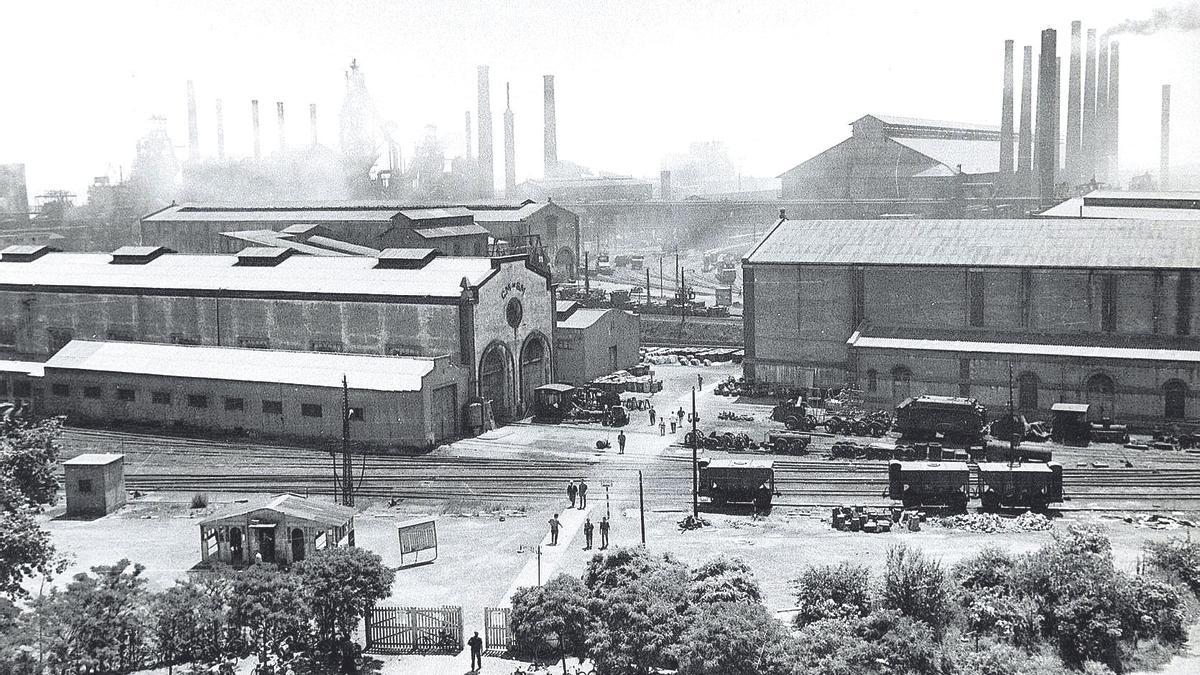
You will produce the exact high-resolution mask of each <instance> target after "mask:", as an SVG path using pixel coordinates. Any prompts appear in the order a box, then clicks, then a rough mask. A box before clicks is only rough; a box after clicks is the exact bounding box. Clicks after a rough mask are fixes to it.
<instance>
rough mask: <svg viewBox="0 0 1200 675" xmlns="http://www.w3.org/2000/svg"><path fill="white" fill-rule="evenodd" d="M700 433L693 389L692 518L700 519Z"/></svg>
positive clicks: (693, 388) (693, 389) (694, 389)
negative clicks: (697, 429) (698, 452)
mask: <svg viewBox="0 0 1200 675" xmlns="http://www.w3.org/2000/svg"><path fill="white" fill-rule="evenodd" d="M699 444H700V432H698V431H696V388H695V387H692V517H693V518H699V517H700V461H699V458H698V457H697V456H696V454H697V450H696V448H697V446H699Z"/></svg>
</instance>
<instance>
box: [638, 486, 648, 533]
mask: <svg viewBox="0 0 1200 675" xmlns="http://www.w3.org/2000/svg"><path fill="white" fill-rule="evenodd" d="M638 513H639V515H640V517H641V521H642V548H645V547H646V493H645V490H644V489H643V487H642V472H641V471H638Z"/></svg>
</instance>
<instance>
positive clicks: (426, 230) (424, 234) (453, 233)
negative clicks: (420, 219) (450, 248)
mask: <svg viewBox="0 0 1200 675" xmlns="http://www.w3.org/2000/svg"><path fill="white" fill-rule="evenodd" d="M413 232H414V233H415V234H417V235H418V236H420V237H421V238H422V239H443V238H445V237H465V236H469V235H480V234H483V235H486V234H487V233H488V231H487V229H485V228H484V227H483V226H482V225H476V224H475V223H471V224H470V225H445V226H443V227H421V228H416V229H414V230H413Z"/></svg>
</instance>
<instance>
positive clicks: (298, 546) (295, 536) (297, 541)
mask: <svg viewBox="0 0 1200 675" xmlns="http://www.w3.org/2000/svg"><path fill="white" fill-rule="evenodd" d="M301 560H304V530H302V529H300V528H298V527H294V528H292V562H294V563H295V562H300V561H301Z"/></svg>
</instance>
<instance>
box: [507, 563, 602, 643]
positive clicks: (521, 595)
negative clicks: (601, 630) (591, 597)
mask: <svg viewBox="0 0 1200 675" xmlns="http://www.w3.org/2000/svg"><path fill="white" fill-rule="evenodd" d="M587 601H588V597H587V587H586V586H584V585H583V582H582V581H580V580H579V579H576V578H575V577H571V576H567V575H565V574H560V575H558V576H556V577H554V578H553V579H551V580H550V581H548V582H546V584H545V585H544V586H530V587H528V588H519V589H517V592H516V593H514V594H513V598H512V631H513V642H514V647H515V651H516V652H517V653H519V654H524V655H528V656H533V657H540V656H544V655H547V654H554V655H558V654H560V653H561V654H563V655H570V656H574V657H576V658H582V657H583V656H584V654H585V650H586V641H585V635H586V629H587V624H588V621H589V620H590V617H589V615H588V605H587ZM555 642H557V644H558V645H559V647H558V648H553V647H551V644H552V643H555Z"/></svg>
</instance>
